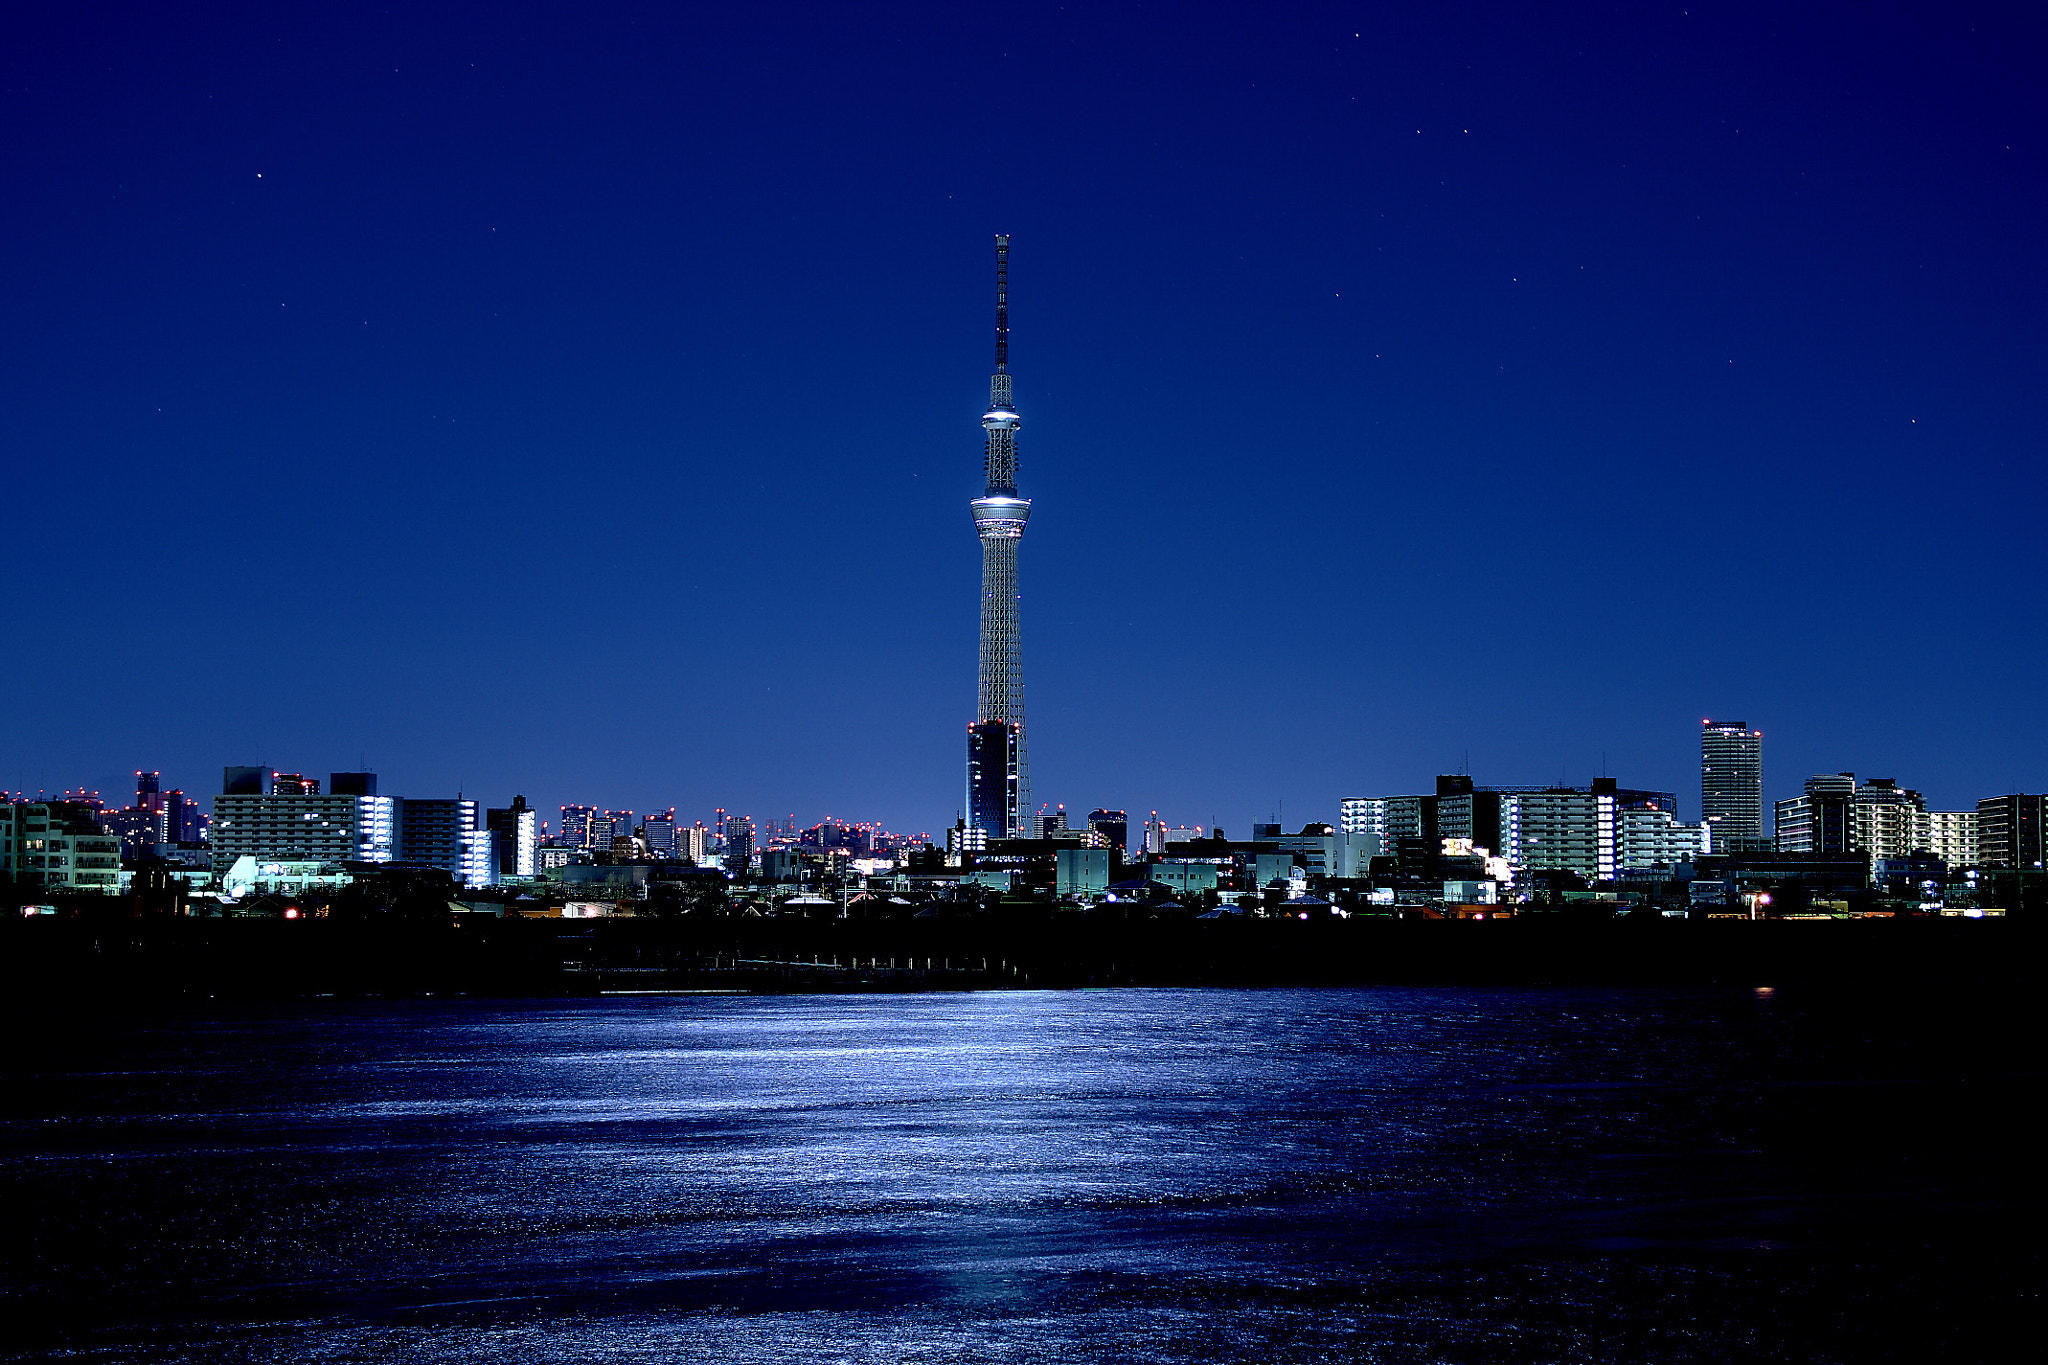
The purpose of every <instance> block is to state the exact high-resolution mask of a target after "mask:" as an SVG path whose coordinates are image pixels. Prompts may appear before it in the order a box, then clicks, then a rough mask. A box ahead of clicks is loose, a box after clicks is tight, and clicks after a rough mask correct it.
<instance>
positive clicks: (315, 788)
mask: <svg viewBox="0 0 2048 1365" xmlns="http://www.w3.org/2000/svg"><path fill="white" fill-rule="evenodd" d="M270 794H271V795H272V796H318V795H319V794H320V779H319V778H317V777H302V776H300V775H299V774H298V773H272V774H271V775H270Z"/></svg>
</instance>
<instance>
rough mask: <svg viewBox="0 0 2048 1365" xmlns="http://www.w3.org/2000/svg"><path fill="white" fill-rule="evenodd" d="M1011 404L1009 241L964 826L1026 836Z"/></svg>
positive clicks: (978, 512) (1018, 501)
mask: <svg viewBox="0 0 2048 1365" xmlns="http://www.w3.org/2000/svg"><path fill="white" fill-rule="evenodd" d="M1021 425H1022V422H1021V421H1020V419H1019V418H1018V416H1017V411H1016V409H1015V408H1014V407H1012V406H1011V405H1010V239H1009V238H1008V237H1007V236H1001V237H997V238H996V372H995V373H994V374H993V375H991V376H989V381H988V411H987V412H985V413H983V414H982V416H981V427H982V430H983V431H984V432H985V433H987V438H988V447H987V455H986V456H985V458H984V465H985V468H986V473H987V476H988V491H987V492H985V493H983V494H982V495H981V496H980V497H978V498H976V499H975V500H974V501H973V502H971V503H969V504H968V506H969V508H970V509H971V510H972V511H973V513H974V530H975V533H976V534H977V535H979V536H980V537H981V688H980V696H979V698H978V700H977V704H976V708H975V712H974V723H973V724H972V725H969V726H968V727H967V823H968V824H969V825H971V826H973V827H974V828H976V829H980V830H986V831H987V832H988V834H989V835H990V836H991V837H995V838H1011V839H1019V838H1024V837H1026V831H1025V828H1024V826H1025V824H1026V817H1027V816H1028V814H1029V812H1030V810H1031V764H1030V760H1029V759H1028V758H1027V757H1026V752H1025V747H1024V658H1023V651H1022V647H1021V645H1020V644H1019V642H1018V638H1017V542H1018V541H1019V540H1020V539H1022V538H1023V535H1024V523H1025V522H1026V521H1028V520H1030V517H1031V502H1030V500H1029V499H1028V498H1020V497H1018V496H1017V428H1018V427H1019V426H1021Z"/></svg>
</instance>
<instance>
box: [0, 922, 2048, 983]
mask: <svg viewBox="0 0 2048 1365" xmlns="http://www.w3.org/2000/svg"><path fill="white" fill-rule="evenodd" d="M2042 946H2043V935H2042V933H2041V932H2040V930H2039V929H2038V928H2036V927H2035V926H2032V925H2029V924H2026V923H2023V922H2014V921H1992V920H1983V921H1968V920H1954V919H1943V920H1865V921H1846V922H1766V923H1747V922H1729V921H1708V922H1701V921H1649V922H1634V921H1610V922H1604V923H1570V922H1563V921H1557V920H1539V919H1535V918H1529V919H1522V920H1515V921H1505V922H1490V923H1480V922H1404V921H1393V920H1365V921H1360V920H1352V921H1322V922H1311V923H1298V922H1294V921H1285V920H1249V921H1226V922H1221V923H1217V922H1193V923H1189V922H1181V923H1167V922H1142V921H1141V922H1121V923H1120V922H1101V921H1091V920H1082V919H1079V918H1072V919H1062V920H1054V921H1050V922H1047V921H1038V922H1024V921H1009V922H1006V921H1004V920H1002V919H999V918H983V919H973V920H955V921H943V920H941V921H933V920H898V921H859V920H837V921H806V920H794V919H789V920H762V919H728V918H719V919H707V920H676V921H658V920H647V919H615V920H597V921H587V920H586V921H577V920H519V919H511V920H498V919H488V918H483V917H477V918H475V919H470V920H466V921H464V922H461V923H456V924H448V923H427V924H408V923H402V922H396V921H372V922H346V921H332V920H312V921H300V922H284V921H267V920H171V921H157V922H129V923H123V924H111V925H109V924H102V925H94V924H90V923H85V922H79V921H61V920H49V919H39V920H28V921H21V922H13V923H8V924H7V925H6V926H5V928H4V929H0V984H4V988H5V990H6V992H7V994H8V995H9V996H10V997H11V998H12V999H14V1000H16V1001H17V1002H34V1001H37V1000H40V999H49V998H53V997H95V996H104V997H108V998H116V999H121V1000H127V1001H149V1000H157V1001H175V1000H203V999H208V998H216V999H248V1000H261V999H294V998H305V997H314V996H343V997H348V996H363V997H406V996H422V995H473V996H493V997H542V998H545V997H573V996H593V995H600V994H606V993H613V992H632V991H680V990H735V991H749V992H769V993H774V992H788V991H917V990H973V989H1002V988H1018V987H1033V988H1039V987H1087V986H1124V985H1154V986H1157V985H1175V986H1210V985H1214V986H1287V985H1333V986H1334V985H1375V984H1390V985H1394V984H1412V985H1546V984H1588V985H1658V986H1701V985H1722V986H1740V987H1757V986H1772V987H1780V986H1786V985H1791V984H1801V983H1805V984H1826V983H1831V982H1845V983H1855V984H1858V985H1880V986H1881V985H1885V984H1894V985H1898V986H1902V987H1907V986H1910V987H1921V986H1926V985H1929V984H1937V983H1938V984H1941V985H1944V986H1946V987H1949V988H1952V989H1971V988H1974V987H1978V986H1982V987H1985V988H1997V989H2014V988H2025V987H2030V986H2034V985H2038V984H2039V982H2040V978H2041V970H2040V964H2041V962H2042V956H2043V955H2042Z"/></svg>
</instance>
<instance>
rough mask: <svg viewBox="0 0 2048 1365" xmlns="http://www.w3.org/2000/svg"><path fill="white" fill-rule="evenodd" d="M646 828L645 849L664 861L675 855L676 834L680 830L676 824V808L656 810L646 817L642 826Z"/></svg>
mask: <svg viewBox="0 0 2048 1365" xmlns="http://www.w3.org/2000/svg"><path fill="white" fill-rule="evenodd" d="M642 828H643V829H644V830H646V837H647V851H648V852H649V853H651V854H653V855H654V856H655V857H657V858H660V859H662V860H664V861H667V860H669V859H672V858H674V857H675V856H676V852H677V848H676V836H677V835H678V834H679V833H680V832H681V830H680V827H679V826H678V825H677V824H676V808H675V807H674V806H670V807H669V808H668V809H667V810H665V811H656V812H655V813H654V814H652V815H650V816H648V817H647V821H646V823H645V824H644V825H643V826H642Z"/></svg>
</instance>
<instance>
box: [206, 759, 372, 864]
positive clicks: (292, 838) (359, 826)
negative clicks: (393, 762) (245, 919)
mask: <svg viewBox="0 0 2048 1365" xmlns="http://www.w3.org/2000/svg"><path fill="white" fill-rule="evenodd" d="M229 771H230V773H233V772H234V771H236V770H233V769H231V770H229ZM397 805H398V803H397V800H396V798H393V797H389V796H337V795H335V794H333V793H331V792H330V793H328V794H326V795H324V796H299V795H283V794H280V795H272V794H270V793H267V792H260V791H259V792H250V791H247V790H246V789H245V790H243V791H239V792H222V793H221V794H220V795H219V796H216V797H215V798H214V799H213V820H212V823H211V826H210V829H209V834H208V846H209V849H210V852H211V857H212V862H213V869H214V871H215V872H225V871H226V870H227V869H228V868H230V867H232V866H233V865H234V863H235V860H236V859H237V858H242V857H253V858H257V859H266V860H273V861H274V860H280V859H281V860H289V861H298V862H331V863H341V862H363V863H388V862H390V861H391V860H392V857H393V856H394V852H395V847H396V842H397V817H398V811H397Z"/></svg>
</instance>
